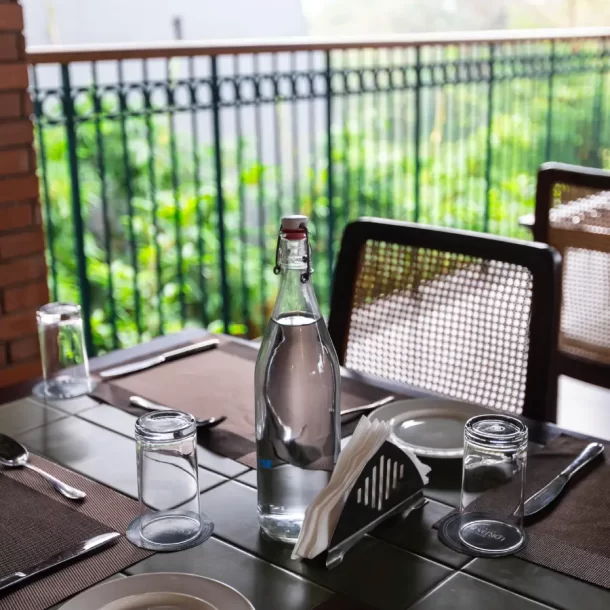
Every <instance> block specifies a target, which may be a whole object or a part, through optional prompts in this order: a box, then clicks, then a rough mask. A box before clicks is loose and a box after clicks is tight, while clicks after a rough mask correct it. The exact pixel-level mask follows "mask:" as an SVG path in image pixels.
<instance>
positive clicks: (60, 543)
mask: <svg viewBox="0 0 610 610" xmlns="http://www.w3.org/2000/svg"><path fill="white" fill-rule="evenodd" d="M31 461H32V463H34V464H36V465H37V466H39V467H40V468H43V469H44V470H46V471H48V472H50V473H51V474H53V475H55V476H56V477H58V478H60V479H61V480H62V481H65V482H66V483H68V484H70V485H73V486H75V487H78V488H79V489H82V490H83V491H85V492H86V493H87V498H86V499H85V500H84V501H83V502H73V501H71V500H67V499H65V498H63V496H61V495H60V494H59V493H58V492H57V491H55V490H54V489H53V488H52V487H51V485H50V484H49V483H48V482H47V481H45V480H44V479H43V478H42V477H41V476H40V475H39V474H36V473H35V472H32V471H30V470H27V469H25V468H19V469H11V470H9V469H2V470H0V577H2V576H6V575H8V574H10V573H12V572H14V571H16V570H18V569H22V568H25V567H29V566H31V565H34V564H36V563H38V562H39V561H41V560H43V559H46V558H48V557H50V556H51V555H53V554H55V553H57V552H60V551H62V550H65V549H67V548H69V547H70V546H71V545H72V544H75V543H77V542H82V541H83V540H86V539H88V538H91V537H93V536H97V535H99V534H102V533H105V532H111V531H117V532H120V533H121V534H124V532H125V531H126V529H127V526H128V525H129V523H130V522H131V521H132V519H134V517H136V516H137V515H138V513H139V507H138V503H137V502H135V501H134V500H132V499H131V498H127V497H126V496H123V495H122V494H120V493H118V492H116V491H114V490H112V489H110V488H108V487H105V486H104V485H101V484H100V483H96V482H94V481H91V480H89V479H87V478H85V477H83V476H81V475H79V474H76V473H75V472H72V471H70V470H67V469H65V468H62V467H61V466H58V465H57V464H55V463H53V462H50V461H49V460H46V459H44V458H41V457H39V456H36V455H32V456H31ZM151 554H152V553H150V552H149V551H144V550H142V549H139V548H137V547H134V546H132V545H131V544H130V543H129V542H128V541H127V538H125V537H124V536H123V537H121V538H120V539H119V541H118V543H117V544H115V545H114V546H112V547H109V548H107V549H104V550H102V551H100V552H97V553H95V554H93V555H91V556H90V557H86V558H84V559H80V560H77V561H76V562H75V563H72V564H70V565H67V566H65V567H64V568H62V569H59V570H57V571H55V572H52V573H49V574H48V575H47V576H43V577H41V578H38V579H37V580H32V581H30V582H29V583H26V584H24V585H23V586H22V587H21V588H19V589H14V590H8V591H7V593H5V594H4V595H2V594H1V593H0V610H43V609H44V608H49V607H50V606H53V605H55V604H58V603H60V602H61V601H63V600H65V599H67V598H68V597H72V596H73V595H76V594H77V593H80V592H81V591H84V590H85V589H88V588H89V587H91V586H93V585H95V584H96V583H98V582H100V581H102V580H104V579H106V578H108V577H110V576H112V575H113V574H116V573H117V572H120V571H122V570H124V569H125V568H128V567H129V566H131V565H133V564H134V563H137V562H138V561H141V560H142V559H145V558H146V557H148V556H149V555H151Z"/></svg>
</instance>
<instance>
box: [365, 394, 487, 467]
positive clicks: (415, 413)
mask: <svg viewBox="0 0 610 610" xmlns="http://www.w3.org/2000/svg"><path fill="white" fill-rule="evenodd" d="M487 413H490V411H489V410H488V409H485V408H484V407H480V406H478V405H474V404H471V403H468V402H461V401H459V400H446V399H443V398H420V399H414V400H397V401H396V402H392V403H390V404H389V405H385V406H383V407H379V409H376V410H375V411H373V412H372V413H371V414H370V416H369V419H371V420H375V419H378V420H380V421H386V422H388V423H389V424H390V426H391V427H392V432H391V434H390V440H391V441H392V442H393V443H395V444H396V445H399V446H403V447H408V448H409V449H411V450H412V451H413V453H415V454H416V455H419V456H420V457H434V458H445V459H450V458H461V457H462V455H463V453H464V424H465V423H466V422H467V421H468V420H469V419H470V418H471V417H474V416H475V415H484V414H487Z"/></svg>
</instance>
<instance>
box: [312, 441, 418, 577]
mask: <svg viewBox="0 0 610 610" xmlns="http://www.w3.org/2000/svg"><path fill="white" fill-rule="evenodd" d="M423 488H424V483H423V481H422V478H421V475H420V474H419V472H418V470H417V468H416V467H415V464H413V462H412V461H411V460H410V459H409V457H408V456H407V454H406V453H405V452H404V451H402V450H401V449H399V448H398V447H396V445H394V444H392V443H391V442H389V441H386V442H385V443H384V444H383V445H382V446H381V448H380V449H379V451H377V453H376V454H375V455H374V456H373V457H372V458H371V460H369V462H368V463H367V464H366V466H365V467H364V469H363V471H362V472H361V473H360V476H359V477H358V479H357V480H356V483H355V484H354V486H353V487H352V489H351V490H350V492H349V494H348V496H347V500H346V502H345V505H344V506H343V510H342V512H341V516H340V517H339V520H338V521H337V526H336V528H335V531H334V533H333V537H332V539H331V541H330V546H329V547H328V549H327V550H326V551H325V552H324V553H322V554H321V555H320V556H319V557H317V558H316V559H315V560H316V561H322V562H323V563H324V564H325V565H326V567H327V568H328V569H329V570H330V569H332V568H334V567H336V566H338V565H339V564H340V563H341V562H342V561H343V557H344V555H345V553H346V552H347V551H348V550H349V549H351V548H352V547H353V546H354V545H355V544H356V543H357V542H358V541H359V540H361V539H362V538H364V536H365V535H366V534H368V533H369V532H370V531H372V530H373V529H375V528H376V527H377V526H378V525H379V524H380V523H381V522H382V521H385V520H386V519H389V518H390V517H392V516H394V515H396V514H399V513H405V512H406V513H410V512H411V511H413V510H415V509H418V508H421V507H423V506H424V505H425V504H426V500H425V499H424V496H423Z"/></svg>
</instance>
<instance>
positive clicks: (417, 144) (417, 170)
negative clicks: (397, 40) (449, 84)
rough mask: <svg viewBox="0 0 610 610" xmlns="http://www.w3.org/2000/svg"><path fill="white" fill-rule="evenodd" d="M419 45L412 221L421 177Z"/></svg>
mask: <svg viewBox="0 0 610 610" xmlns="http://www.w3.org/2000/svg"><path fill="white" fill-rule="evenodd" d="M421 86H422V83H421V46H419V45H417V46H416V47H415V127H414V131H415V134H414V138H415V139H414V144H415V179H414V181H413V197H414V199H415V208H414V210H413V221H414V222H418V221H419V199H420V188H421V187H420V179H421V151H420V139H421Z"/></svg>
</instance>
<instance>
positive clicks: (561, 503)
mask: <svg viewBox="0 0 610 610" xmlns="http://www.w3.org/2000/svg"><path fill="white" fill-rule="evenodd" d="M587 444H588V443H587V442H586V441H583V440H580V439H576V438H572V437H569V436H561V437H559V438H558V439H556V440H554V441H552V442H550V443H549V444H548V445H547V446H546V447H545V448H544V449H543V450H542V451H540V452H537V453H535V454H534V455H531V456H528V463H527V470H526V485H525V497H526V498H529V497H530V496H531V495H532V494H534V493H535V492H536V491H538V490H539V489H541V488H542V487H544V485H546V484H547V483H548V482H549V481H550V480H551V479H552V478H554V477H555V476H557V475H558V474H559V473H560V472H561V471H562V470H563V469H564V468H565V467H566V466H567V465H568V464H569V463H570V462H571V461H572V460H573V459H574V458H575V457H576V456H577V455H578V454H579V453H580V452H581V451H582V450H583V449H584V448H585V447H586V445H587ZM498 503H500V505H502V494H501V493H498V494H493V493H491V494H489V493H486V494H483V495H482V496H481V497H480V498H479V499H477V500H475V502H474V504H475V505H476V506H473V510H478V509H484V508H485V507H488V506H490V505H495V506H496V508H497V505H498ZM455 512H456V511H453V512H452V513H450V514H449V515H447V516H446V517H444V518H443V519H441V521H440V522H439V523H438V524H435V527H436V526H438V525H439V524H440V523H442V522H443V521H444V520H445V519H447V518H448V517H449V516H451V515H453V514H455ZM525 526H526V534H527V542H526V546H525V547H524V548H523V550H521V551H519V552H518V553H517V554H516V555H517V557H521V558H522V559H525V560H527V561H530V562H532V563H535V564H538V565H541V566H543V567H545V568H550V569H552V570H555V571H557V572H561V573H563V574H567V575H569V576H573V577H575V578H578V579H580V580H584V581H586V582H589V583H592V584H595V585H598V586H600V587H604V588H606V589H610V448H609V447H608V446H607V447H606V451H605V452H604V454H603V456H602V457H601V458H598V459H597V460H596V461H595V462H594V463H592V464H589V465H588V466H586V467H585V468H584V469H583V470H582V471H581V472H579V473H577V474H576V475H575V476H574V478H573V479H572V480H571V481H570V483H569V484H568V486H567V487H566V489H565V490H564V492H563V494H562V495H561V496H560V497H559V498H558V499H557V500H556V501H555V503H554V504H552V505H551V506H549V507H548V509H545V510H544V511H541V512H540V513H539V514H538V515H533V516H532V517H530V518H528V519H526V521H525Z"/></svg>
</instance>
